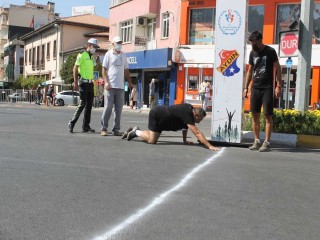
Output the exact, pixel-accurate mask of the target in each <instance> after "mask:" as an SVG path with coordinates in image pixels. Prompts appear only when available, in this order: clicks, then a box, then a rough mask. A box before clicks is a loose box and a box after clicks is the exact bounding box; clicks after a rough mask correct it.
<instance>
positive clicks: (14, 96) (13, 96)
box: [9, 93, 21, 100]
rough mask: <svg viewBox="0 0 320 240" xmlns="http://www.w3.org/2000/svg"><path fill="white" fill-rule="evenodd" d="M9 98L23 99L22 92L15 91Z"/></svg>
mask: <svg viewBox="0 0 320 240" xmlns="http://www.w3.org/2000/svg"><path fill="white" fill-rule="evenodd" d="M9 100H21V94H20V93H13V94H10V95H9Z"/></svg>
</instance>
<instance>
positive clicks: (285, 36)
mask: <svg viewBox="0 0 320 240" xmlns="http://www.w3.org/2000/svg"><path fill="white" fill-rule="evenodd" d="M298 40H299V37H298V31H289V32H288V31H287V32H280V43H279V57H296V56H298V52H299V51H298Z"/></svg>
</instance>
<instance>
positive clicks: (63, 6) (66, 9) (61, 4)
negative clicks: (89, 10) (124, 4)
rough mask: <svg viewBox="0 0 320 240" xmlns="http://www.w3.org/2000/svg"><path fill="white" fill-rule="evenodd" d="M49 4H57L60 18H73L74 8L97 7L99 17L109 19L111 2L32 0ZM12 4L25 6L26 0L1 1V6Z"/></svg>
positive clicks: (103, 0) (56, 8)
mask: <svg viewBox="0 0 320 240" xmlns="http://www.w3.org/2000/svg"><path fill="white" fill-rule="evenodd" d="M48 1H49V2H54V3H55V12H56V13H59V14H60V17H69V16H71V9H72V7H77V6H95V11H96V14H97V15H98V16H101V17H105V18H108V17H109V7H110V0H31V2H32V3H37V4H44V5H47V3H48ZM10 4H14V5H24V4H25V0H0V6H5V7H9V5H10Z"/></svg>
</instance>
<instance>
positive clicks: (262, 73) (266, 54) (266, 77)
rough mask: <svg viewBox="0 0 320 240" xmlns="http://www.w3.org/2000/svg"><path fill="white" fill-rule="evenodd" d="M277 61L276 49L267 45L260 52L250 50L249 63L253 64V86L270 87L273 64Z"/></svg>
mask: <svg viewBox="0 0 320 240" xmlns="http://www.w3.org/2000/svg"><path fill="white" fill-rule="evenodd" d="M276 61H278V56H277V53H276V51H275V50H274V49H273V48H272V47H269V46H267V45H265V47H264V49H263V50H262V51H260V52H256V51H254V50H251V52H250V56H249V64H250V65H252V66H253V88H272V85H273V64H274V63H275V62H276Z"/></svg>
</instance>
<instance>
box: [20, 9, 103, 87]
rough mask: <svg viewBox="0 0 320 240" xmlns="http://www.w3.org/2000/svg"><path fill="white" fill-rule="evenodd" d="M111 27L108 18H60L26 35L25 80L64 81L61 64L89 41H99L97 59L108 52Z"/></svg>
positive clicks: (90, 16) (81, 16)
mask: <svg viewBox="0 0 320 240" xmlns="http://www.w3.org/2000/svg"><path fill="white" fill-rule="evenodd" d="M108 25H109V22H108V19H106V18H103V17H99V16H96V15H92V14H86V15H79V16H73V17H66V18H61V19H58V20H55V21H53V22H51V23H49V24H47V25H45V26H43V27H41V28H39V29H37V30H35V31H32V32H30V33H27V34H25V35H23V36H22V37H21V38H20V39H21V40H22V41H24V43H25V48H24V61H23V62H24V71H23V75H24V77H28V76H36V77H40V78H43V79H45V80H46V81H50V80H51V81H54V82H59V81H60V82H61V78H60V69H61V67H62V64H63V63H64V62H65V60H66V59H67V58H68V56H69V55H70V54H72V53H77V52H81V51H83V50H84V48H85V45H86V43H87V41H88V39H89V38H91V37H95V38H97V40H98V42H99V45H100V48H99V49H98V51H97V52H96V55H97V56H99V55H100V54H101V55H103V54H104V53H105V52H106V51H107V44H106V42H107V41H108V31H109V27H108Z"/></svg>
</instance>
